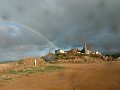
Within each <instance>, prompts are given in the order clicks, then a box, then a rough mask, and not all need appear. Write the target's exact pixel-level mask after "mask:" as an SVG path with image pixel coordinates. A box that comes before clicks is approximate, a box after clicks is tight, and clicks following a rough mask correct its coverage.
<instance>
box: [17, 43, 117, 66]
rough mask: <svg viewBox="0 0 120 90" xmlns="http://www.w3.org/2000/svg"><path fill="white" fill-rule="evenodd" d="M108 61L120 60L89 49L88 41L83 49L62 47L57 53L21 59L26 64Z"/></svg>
mask: <svg viewBox="0 0 120 90" xmlns="http://www.w3.org/2000/svg"><path fill="white" fill-rule="evenodd" d="M106 61H119V59H115V58H113V57H111V56H107V55H102V54H101V53H100V52H98V51H95V52H92V51H90V50H89V49H88V47H87V44H86V42H85V43H84V45H83V48H82V50H79V49H78V48H73V49H71V50H68V51H64V50H62V49H58V50H55V53H51V52H50V51H49V53H48V54H46V55H44V56H42V57H40V58H35V57H28V58H24V59H21V60H19V63H20V64H24V65H30V66H31V65H41V64H43V65H44V64H45V63H52V64H54V63H98V62H106Z"/></svg>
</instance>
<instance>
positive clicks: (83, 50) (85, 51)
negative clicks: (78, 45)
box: [81, 42, 90, 54]
mask: <svg viewBox="0 0 120 90" xmlns="http://www.w3.org/2000/svg"><path fill="white" fill-rule="evenodd" d="M81 53H85V54H90V51H89V50H88V48H87V45H86V42H84V46H83V49H82V50H81Z"/></svg>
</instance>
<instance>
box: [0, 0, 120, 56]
mask: <svg viewBox="0 0 120 90" xmlns="http://www.w3.org/2000/svg"><path fill="white" fill-rule="evenodd" d="M119 4H120V0H0V21H1V22H2V21H3V20H5V21H8V22H11V21H12V22H16V23H18V24H23V25H27V26H29V27H30V28H33V29H35V30H36V31H38V32H39V33H41V34H42V35H44V36H45V37H46V38H48V39H49V40H50V41H52V42H54V43H55V44H56V46H58V47H60V48H62V47H65V45H66V46H72V47H81V46H82V43H83V42H84V41H87V42H88V45H89V46H90V47H91V49H93V48H94V49H99V50H101V51H115V52H117V51H120V48H119V46H120V40H119V38H120V17H119V16H120V5H119ZM0 29H1V30H0V50H1V52H0V53H1V54H3V53H2V52H8V54H9V52H11V51H13V52H12V53H13V56H14V53H18V54H15V55H16V56H19V55H24V54H26V53H31V51H33V52H34V53H35V52H39V50H41V49H43V48H44V47H46V46H47V45H46V44H47V41H46V40H44V39H43V38H40V37H39V36H37V35H36V34H35V33H33V32H31V31H29V30H27V28H25V27H22V26H21V27H19V28H17V27H14V25H13V26H5V27H2V26H0ZM32 54H33V53H32ZM29 55H30V54H29ZM33 55H34V54H33ZM11 56H12V55H11Z"/></svg>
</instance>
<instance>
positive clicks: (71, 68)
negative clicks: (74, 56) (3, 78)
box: [0, 62, 120, 90]
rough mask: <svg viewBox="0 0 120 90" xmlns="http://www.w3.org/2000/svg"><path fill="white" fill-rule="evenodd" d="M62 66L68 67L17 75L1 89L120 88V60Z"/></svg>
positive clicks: (100, 89)
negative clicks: (59, 69) (60, 69)
mask: <svg viewBox="0 0 120 90" xmlns="http://www.w3.org/2000/svg"><path fill="white" fill-rule="evenodd" d="M60 66H64V67H66V69H65V70H64V71H59V72H49V73H42V74H31V75H23V76H21V75H19V76H16V77H14V78H13V80H12V81H11V82H9V83H6V84H5V85H3V86H0V90H120V62H109V63H94V64H61V65H60Z"/></svg>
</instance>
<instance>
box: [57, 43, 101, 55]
mask: <svg viewBox="0 0 120 90" xmlns="http://www.w3.org/2000/svg"><path fill="white" fill-rule="evenodd" d="M69 52H71V53H73V54H77V53H81V54H99V55H101V53H100V52H98V51H95V52H93V53H92V52H91V51H90V50H89V49H88V48H87V45H86V42H84V46H83V49H82V50H79V49H78V48H74V49H71V50H70V51H64V50H61V49H58V50H55V54H61V53H69Z"/></svg>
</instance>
